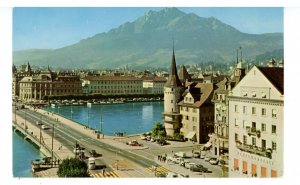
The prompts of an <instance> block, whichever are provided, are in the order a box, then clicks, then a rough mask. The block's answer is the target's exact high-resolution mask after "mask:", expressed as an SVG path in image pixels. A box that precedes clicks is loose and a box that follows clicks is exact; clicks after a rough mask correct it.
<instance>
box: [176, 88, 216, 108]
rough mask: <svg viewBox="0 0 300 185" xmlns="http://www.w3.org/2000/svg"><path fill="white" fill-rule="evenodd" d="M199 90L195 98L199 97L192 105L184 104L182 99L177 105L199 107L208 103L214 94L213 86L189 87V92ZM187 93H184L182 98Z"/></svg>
mask: <svg viewBox="0 0 300 185" xmlns="http://www.w3.org/2000/svg"><path fill="white" fill-rule="evenodd" d="M193 88H196V89H200V91H199V93H198V94H197V96H198V97H199V98H198V100H197V101H195V103H194V104H185V103H184V99H182V100H181V101H179V102H178V105H187V106H191V107H201V106H202V105H203V104H204V103H207V102H209V100H210V97H211V96H212V94H213V92H214V85H213V84H211V83H197V84H196V85H195V86H194V87H190V91H191V90H192V89H193ZM186 94H187V93H185V94H184V95H183V96H185V95H186Z"/></svg>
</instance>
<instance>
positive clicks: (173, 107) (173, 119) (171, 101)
mask: <svg viewBox="0 0 300 185" xmlns="http://www.w3.org/2000/svg"><path fill="white" fill-rule="evenodd" d="M182 91H183V87H182V85H181V82H180V80H179V77H178V74H177V67H176V60H175V52H174V44H173V55H172V61H171V68H170V72H169V77H168V80H167V82H166V84H165V85H164V112H163V115H164V125H165V129H166V133H167V135H168V136H173V135H174V133H179V131H180V122H181V115H180V113H179V109H178V105H177V102H178V101H179V99H180V97H181V93H182Z"/></svg>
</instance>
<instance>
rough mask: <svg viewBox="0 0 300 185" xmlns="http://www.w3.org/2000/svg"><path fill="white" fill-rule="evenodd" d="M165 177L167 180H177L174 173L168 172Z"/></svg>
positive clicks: (176, 175)
mask: <svg viewBox="0 0 300 185" xmlns="http://www.w3.org/2000/svg"><path fill="white" fill-rule="evenodd" d="M166 177H167V178H177V177H178V174H177V173H174V172H168V173H167V176H166Z"/></svg>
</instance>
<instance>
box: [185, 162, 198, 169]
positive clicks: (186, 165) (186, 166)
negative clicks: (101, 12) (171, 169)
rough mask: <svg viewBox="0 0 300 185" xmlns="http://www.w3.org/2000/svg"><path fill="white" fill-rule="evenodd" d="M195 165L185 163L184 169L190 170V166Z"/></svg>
mask: <svg viewBox="0 0 300 185" xmlns="http://www.w3.org/2000/svg"><path fill="white" fill-rule="evenodd" d="M194 165H196V164H195V163H185V166H184V167H185V168H187V169H190V168H191V167H192V166H194Z"/></svg>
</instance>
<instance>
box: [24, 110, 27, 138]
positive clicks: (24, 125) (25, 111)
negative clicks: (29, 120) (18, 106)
mask: <svg viewBox="0 0 300 185" xmlns="http://www.w3.org/2000/svg"><path fill="white" fill-rule="evenodd" d="M26 110H27V109H26V108H25V111H24V114H25V123H24V127H25V133H27V125H26Z"/></svg>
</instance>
